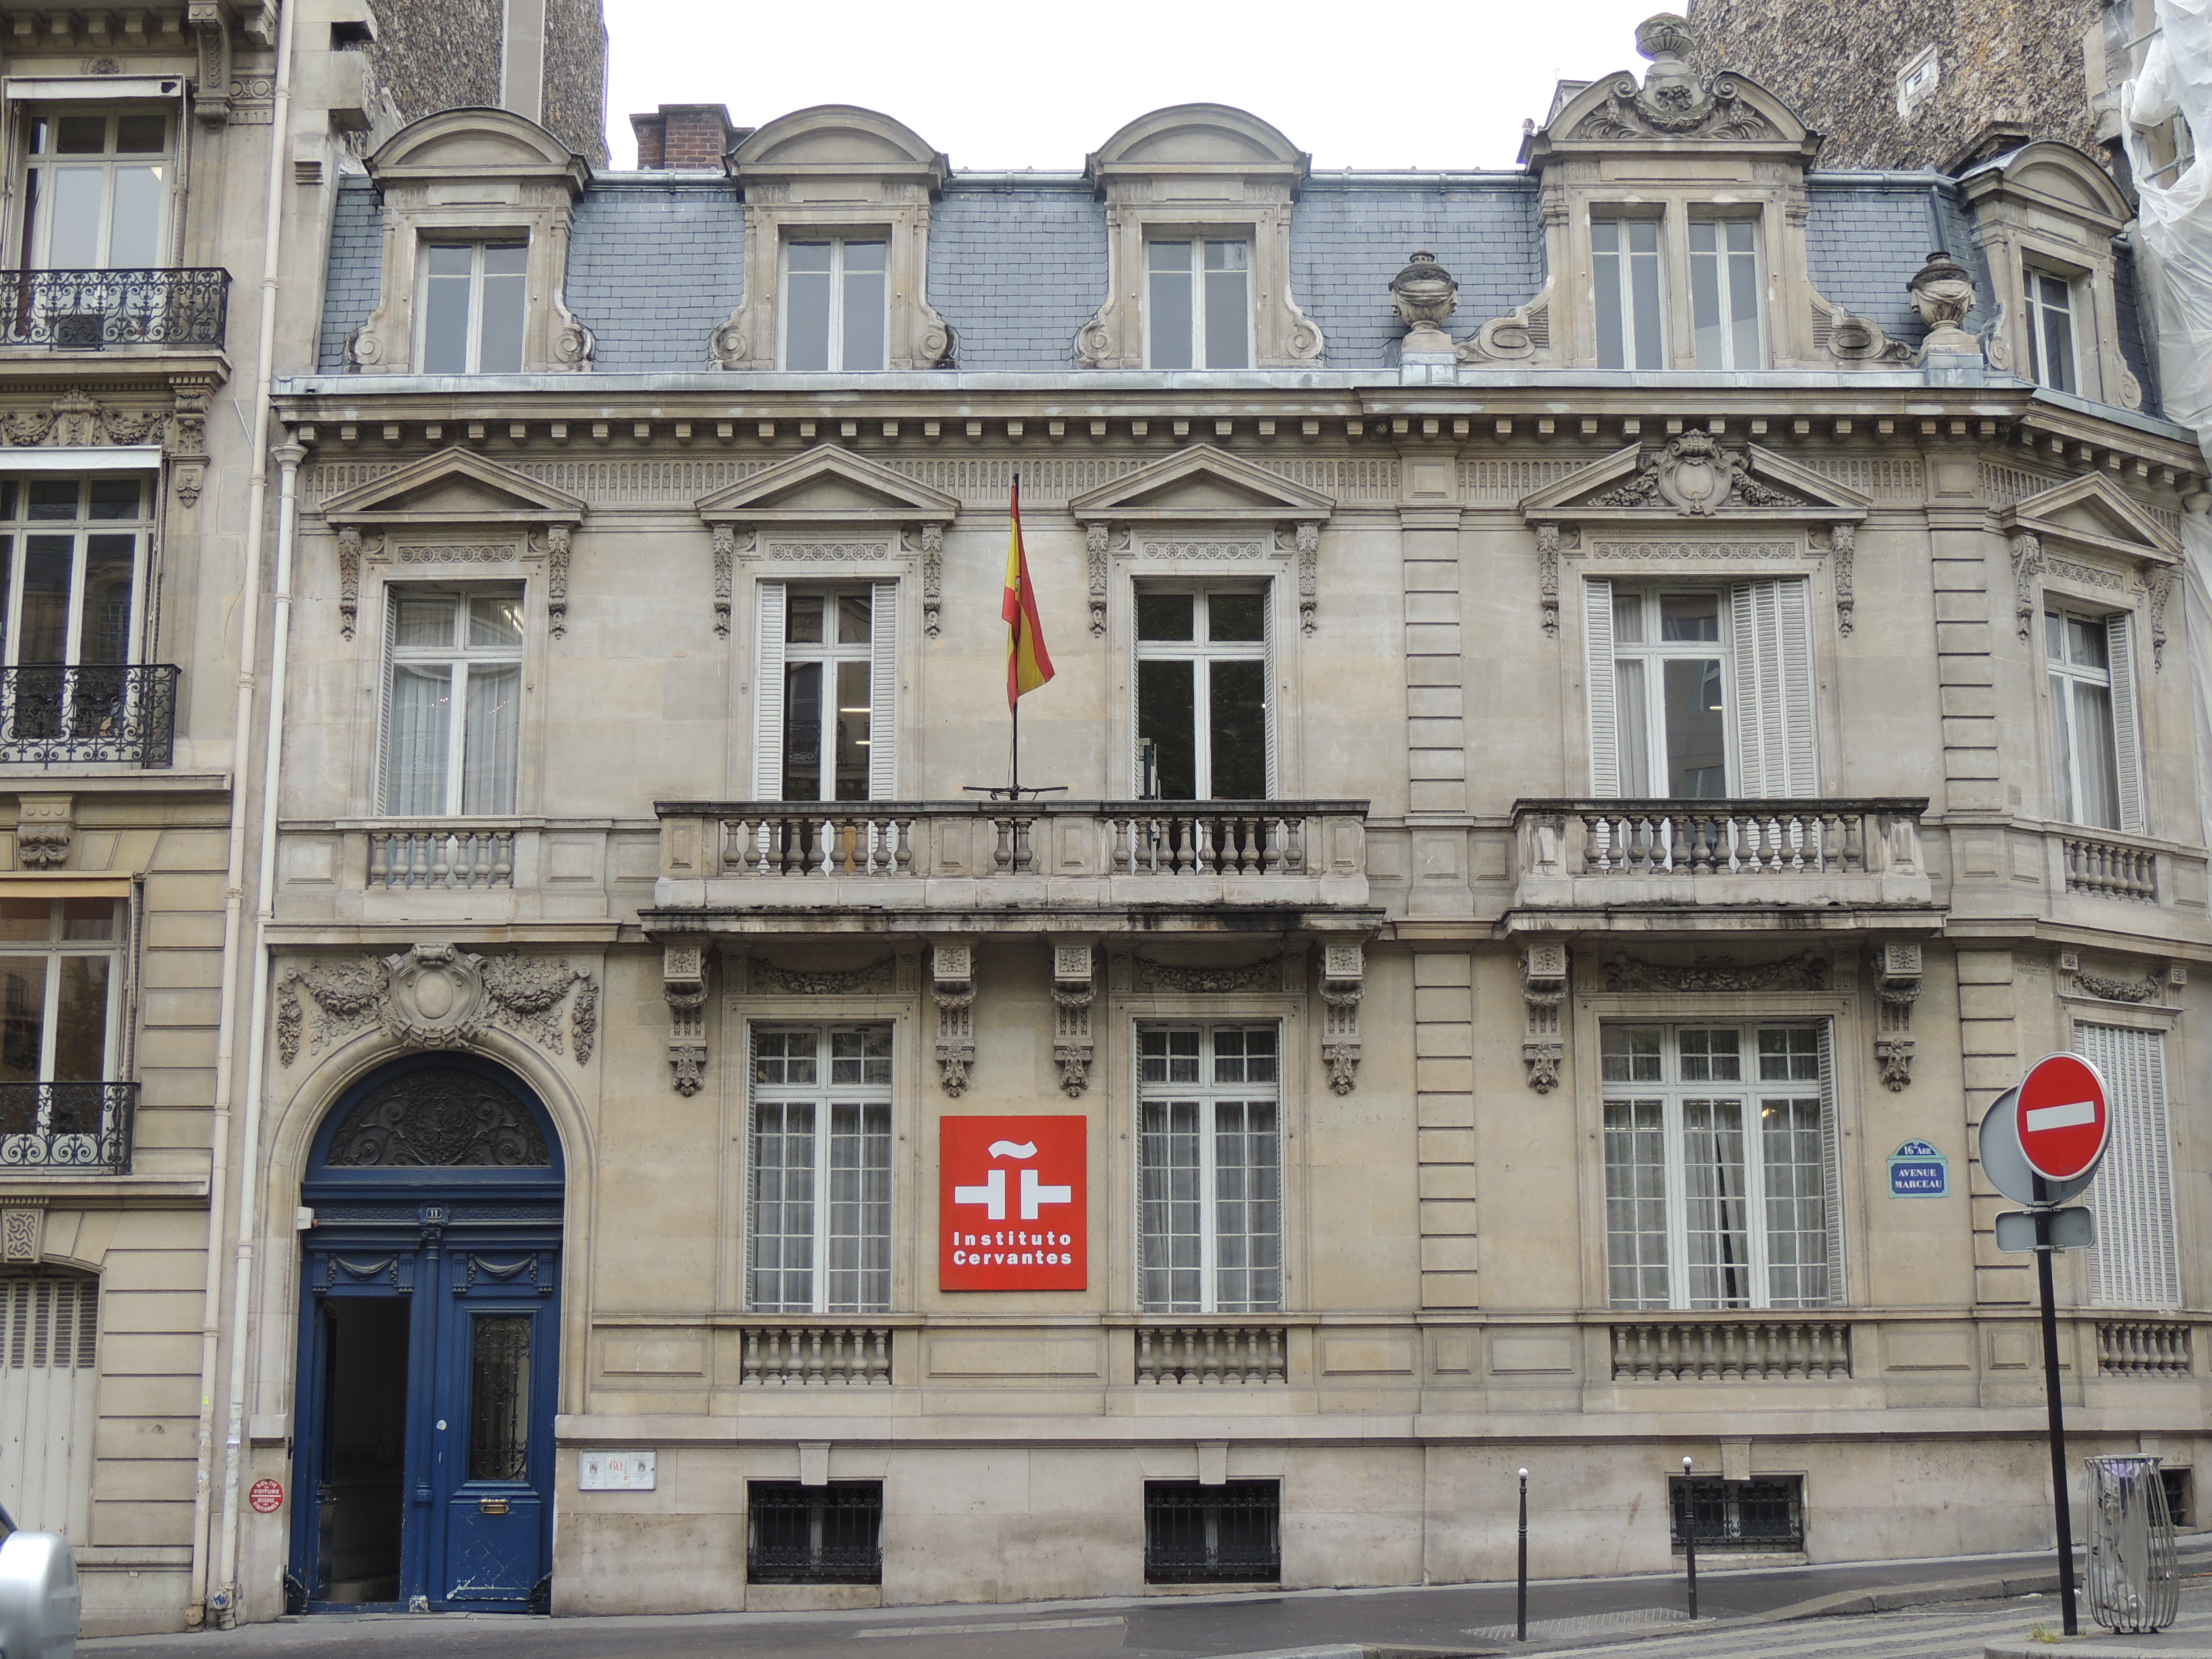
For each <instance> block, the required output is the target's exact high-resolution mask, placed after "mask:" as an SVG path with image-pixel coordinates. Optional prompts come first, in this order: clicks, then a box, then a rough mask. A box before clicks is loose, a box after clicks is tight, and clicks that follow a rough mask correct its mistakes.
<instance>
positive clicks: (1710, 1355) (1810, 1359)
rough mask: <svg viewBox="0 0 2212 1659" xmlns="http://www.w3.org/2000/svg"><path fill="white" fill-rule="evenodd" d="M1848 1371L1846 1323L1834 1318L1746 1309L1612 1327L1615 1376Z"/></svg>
mask: <svg viewBox="0 0 2212 1659" xmlns="http://www.w3.org/2000/svg"><path fill="white" fill-rule="evenodd" d="M1850 1374H1851V1328H1850V1325H1848V1324H1846V1323H1845V1322H1843V1321H1842V1320H1838V1319H1806V1318H1802V1317H1798V1318H1791V1317H1789V1316H1780V1317H1767V1318H1761V1317H1759V1316H1757V1315H1748V1316H1744V1317H1741V1318H1732V1319H1713V1318H1706V1319H1668V1320H1662V1321H1648V1322H1647V1321H1639V1322H1637V1323H1635V1324H1632V1325H1615V1326H1614V1327H1613V1381H1614V1382H1616V1383H1699V1382H1717V1383H1740V1382H1771V1383H1780V1382H1832V1381H1840V1380H1842V1379H1844V1378H1847V1377H1849V1376H1850Z"/></svg>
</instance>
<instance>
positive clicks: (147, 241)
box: [107, 167, 164, 270]
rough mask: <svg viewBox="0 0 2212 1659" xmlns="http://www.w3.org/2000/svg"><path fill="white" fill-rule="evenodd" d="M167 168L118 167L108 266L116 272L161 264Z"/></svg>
mask: <svg viewBox="0 0 2212 1659" xmlns="http://www.w3.org/2000/svg"><path fill="white" fill-rule="evenodd" d="M163 172H164V169H163V168H161V167H118V168H116V169H115V200H114V205H113V207H112V209H111V210H110V219H109V228H108V236H107V264H108V268H109V269H110V270H148V269H150V268H152V267H154V266H155V265H159V264H161V192H162V189H163V180H162V174H163Z"/></svg>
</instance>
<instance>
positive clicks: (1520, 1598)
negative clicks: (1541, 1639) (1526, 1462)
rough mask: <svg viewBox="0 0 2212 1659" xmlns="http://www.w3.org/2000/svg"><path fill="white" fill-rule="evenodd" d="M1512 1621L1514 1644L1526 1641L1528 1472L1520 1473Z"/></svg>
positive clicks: (1524, 1470)
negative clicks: (1518, 1556) (1517, 1562)
mask: <svg viewBox="0 0 2212 1659" xmlns="http://www.w3.org/2000/svg"><path fill="white" fill-rule="evenodd" d="M1513 1609H1514V1611H1513V1619H1514V1624H1515V1626H1516V1632H1517V1633H1516V1635H1515V1637H1514V1638H1513V1639H1514V1640H1515V1641H1516V1642H1525V1641H1527V1640H1528V1470H1526V1469H1523V1470H1522V1471H1521V1582H1520V1587H1519V1589H1518V1590H1517V1591H1516V1594H1515V1595H1514V1601H1513Z"/></svg>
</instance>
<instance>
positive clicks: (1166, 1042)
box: [1137, 1025, 1283, 1314]
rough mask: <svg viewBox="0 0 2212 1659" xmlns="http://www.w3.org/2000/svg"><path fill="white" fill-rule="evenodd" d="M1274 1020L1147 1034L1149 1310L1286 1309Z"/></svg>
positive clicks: (1143, 1090)
mask: <svg viewBox="0 0 2212 1659" xmlns="http://www.w3.org/2000/svg"><path fill="white" fill-rule="evenodd" d="M1279 1040H1280V1033H1279V1030H1278V1028H1277V1027H1275V1026H1273V1025H1159V1026H1149V1027H1146V1028H1145V1029H1143V1030H1139V1032H1138V1033H1137V1109H1138V1117H1139V1135H1138V1142H1139V1145H1138V1153H1137V1157H1138V1171H1137V1206H1138V1215H1139V1230H1140V1232H1141V1237H1140V1238H1139V1244H1138V1251H1139V1255H1138V1262H1137V1279H1138V1287H1137V1293H1138V1297H1139V1302H1140V1303H1141V1304H1142V1306H1143V1309H1144V1311H1145V1312H1146V1313H1225V1314H1227V1313H1265V1312H1272V1311H1273V1310H1276V1309H1278V1308H1280V1307H1281V1306H1282V1305H1283V1170H1282V1146H1281V1130H1280V1126H1279V1105H1278V1091H1279V1083H1278V1080H1277V1079H1278V1075H1279V1073H1278V1068H1277V1060H1276V1056H1277V1050H1278V1046H1279Z"/></svg>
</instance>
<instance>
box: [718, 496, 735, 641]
mask: <svg viewBox="0 0 2212 1659" xmlns="http://www.w3.org/2000/svg"><path fill="white" fill-rule="evenodd" d="M737 558H738V535H737V532H736V530H735V529H734V528H733V527H732V526H729V525H726V524H718V525H716V526H714V636H715V637H716V638H717V639H724V640H726V639H727V638H729V637H730V586H731V581H732V577H733V576H734V574H735V571H736V566H737Z"/></svg>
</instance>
